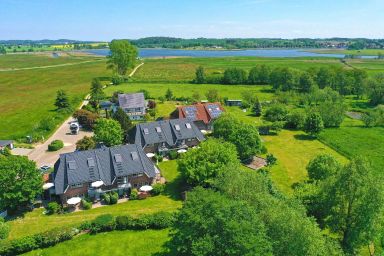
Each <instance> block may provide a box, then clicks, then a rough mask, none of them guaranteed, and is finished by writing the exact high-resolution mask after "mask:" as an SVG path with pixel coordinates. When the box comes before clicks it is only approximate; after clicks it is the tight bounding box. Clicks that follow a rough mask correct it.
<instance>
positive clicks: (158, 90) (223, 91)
mask: <svg viewBox="0 0 384 256" xmlns="http://www.w3.org/2000/svg"><path fill="white" fill-rule="evenodd" d="M144 66H145V65H144ZM141 89H145V90H147V91H148V92H149V95H150V96H151V97H152V98H159V97H161V96H164V95H165V93H166V91H167V90H168V89H171V90H172V92H173V95H174V96H175V97H176V98H178V97H191V96H192V95H193V93H194V92H198V93H199V94H200V96H201V97H202V99H205V98H206V97H205V94H206V92H207V91H208V90H212V89H215V90H217V91H218V92H219V96H220V97H222V98H224V97H228V98H229V99H241V98H242V93H244V92H245V93H256V94H257V95H258V97H259V99H260V100H262V101H263V100H270V99H271V98H272V97H273V94H272V93H271V87H270V86H268V85H264V86H260V85H221V84H188V83H187V84H175V83H170V84H156V83H128V84H121V85H117V86H115V85H112V86H108V87H107V88H106V89H105V93H106V94H107V95H112V94H113V92H115V91H119V90H121V91H123V92H127V93H130V92H137V91H139V90H141Z"/></svg>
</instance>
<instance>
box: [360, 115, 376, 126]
mask: <svg viewBox="0 0 384 256" xmlns="http://www.w3.org/2000/svg"><path fill="white" fill-rule="evenodd" d="M361 120H362V121H363V123H364V125H365V127H373V126H375V125H376V123H377V115H376V113H374V112H368V113H363V114H362V115H361Z"/></svg>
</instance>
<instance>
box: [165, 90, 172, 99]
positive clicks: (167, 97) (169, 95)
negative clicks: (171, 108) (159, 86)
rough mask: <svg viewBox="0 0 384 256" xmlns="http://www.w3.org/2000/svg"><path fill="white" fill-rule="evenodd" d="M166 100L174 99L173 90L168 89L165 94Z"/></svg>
mask: <svg viewBox="0 0 384 256" xmlns="http://www.w3.org/2000/svg"><path fill="white" fill-rule="evenodd" d="M165 98H166V100H168V101H170V100H172V99H173V92H172V90H171V89H169V88H168V89H167V91H166V92H165Z"/></svg>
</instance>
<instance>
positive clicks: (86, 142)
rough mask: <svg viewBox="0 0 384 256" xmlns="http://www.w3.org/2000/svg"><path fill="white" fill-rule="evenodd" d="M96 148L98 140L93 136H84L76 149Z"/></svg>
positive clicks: (77, 143)
mask: <svg viewBox="0 0 384 256" xmlns="http://www.w3.org/2000/svg"><path fill="white" fill-rule="evenodd" d="M94 148H96V142H95V140H94V139H93V138H92V137H88V136H84V138H82V139H80V140H78V141H77V142H76V150H79V151H84V150H89V149H94Z"/></svg>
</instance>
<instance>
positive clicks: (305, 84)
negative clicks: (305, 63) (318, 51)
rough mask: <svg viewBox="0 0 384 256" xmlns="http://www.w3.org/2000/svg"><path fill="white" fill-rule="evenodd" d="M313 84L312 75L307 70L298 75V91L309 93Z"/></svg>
mask: <svg viewBox="0 0 384 256" xmlns="http://www.w3.org/2000/svg"><path fill="white" fill-rule="evenodd" d="M314 86H315V82H314V80H313V78H312V76H311V75H310V74H309V73H308V72H304V73H302V74H301V75H300V79H299V90H300V92H304V93H309V92H310V91H311V90H312V88H313V87H314Z"/></svg>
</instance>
